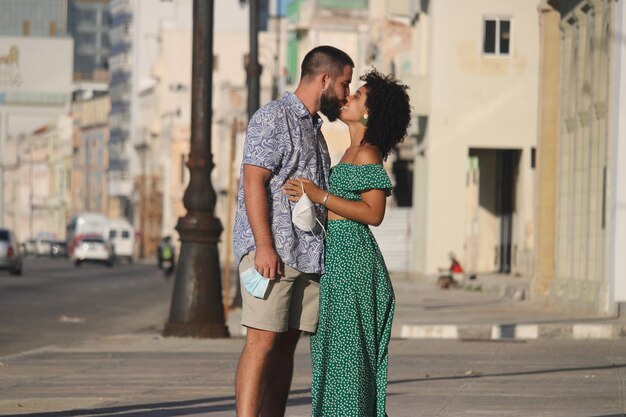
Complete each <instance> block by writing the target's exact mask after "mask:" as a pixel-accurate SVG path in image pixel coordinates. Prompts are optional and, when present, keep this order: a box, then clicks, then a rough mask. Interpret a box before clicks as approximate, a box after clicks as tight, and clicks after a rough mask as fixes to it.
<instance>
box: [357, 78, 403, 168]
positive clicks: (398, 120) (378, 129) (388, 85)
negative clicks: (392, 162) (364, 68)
mask: <svg viewBox="0 0 626 417" xmlns="http://www.w3.org/2000/svg"><path fill="white" fill-rule="evenodd" d="M359 79H360V80H361V81H365V88H366V89H367V99H366V101H365V107H367V112H368V118H367V129H365V135H364V136H363V140H362V141H361V143H362V144H365V143H369V144H370V145H374V146H376V147H377V148H378V149H379V150H380V152H381V154H382V157H383V159H384V160H386V159H387V156H389V153H390V152H391V151H392V150H393V148H395V146H396V145H397V144H398V143H400V142H402V141H403V140H404V138H405V137H406V135H407V129H408V128H409V123H410V122H411V104H410V103H409V95H408V94H407V92H406V90H407V89H408V88H409V87H408V86H406V85H404V84H402V83H400V82H398V81H397V80H396V79H395V78H394V77H393V76H391V75H383V74H381V73H379V72H378V71H376V70H375V69H372V70H371V71H368V72H367V73H365V74H364V75H362V76H361V77H360V78H359Z"/></svg>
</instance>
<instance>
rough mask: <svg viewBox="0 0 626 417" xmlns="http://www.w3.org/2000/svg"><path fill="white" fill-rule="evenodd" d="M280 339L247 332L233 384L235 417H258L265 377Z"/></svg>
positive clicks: (277, 335)
mask: <svg viewBox="0 0 626 417" xmlns="http://www.w3.org/2000/svg"><path fill="white" fill-rule="evenodd" d="M280 335H281V334H280V333H274V332H268V331H265V330H259V329H252V328H248V332H247V336H246V345H245V347H244V348H243V352H242V353H241V358H240V359H239V365H238V366H237V377H236V382H235V384H236V387H235V392H236V399H237V416H238V417H258V415H259V412H260V411H261V404H262V403H263V394H264V388H265V385H266V384H265V381H266V380H267V379H266V378H265V374H266V371H267V369H268V365H269V362H270V358H271V355H272V352H273V351H274V349H275V348H276V346H277V345H278V341H279V338H280Z"/></svg>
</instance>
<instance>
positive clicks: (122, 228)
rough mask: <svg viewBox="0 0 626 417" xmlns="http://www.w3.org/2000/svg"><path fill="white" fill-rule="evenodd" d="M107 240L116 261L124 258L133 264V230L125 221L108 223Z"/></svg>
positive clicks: (119, 220)
mask: <svg viewBox="0 0 626 417" xmlns="http://www.w3.org/2000/svg"><path fill="white" fill-rule="evenodd" d="M109 240H110V241H111V244H112V245H113V248H114V250H115V257H116V258H117V259H120V258H124V259H126V260H127V261H128V262H131V263H132V262H133V257H134V255H135V228H134V227H133V226H132V225H131V224H130V223H129V222H128V221H127V220H125V219H114V220H110V221H109Z"/></svg>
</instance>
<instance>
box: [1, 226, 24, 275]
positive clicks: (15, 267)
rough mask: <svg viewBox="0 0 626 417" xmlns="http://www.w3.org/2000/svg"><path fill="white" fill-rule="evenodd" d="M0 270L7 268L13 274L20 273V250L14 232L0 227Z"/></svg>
mask: <svg viewBox="0 0 626 417" xmlns="http://www.w3.org/2000/svg"><path fill="white" fill-rule="evenodd" d="M0 270H8V271H9V272H10V273H11V274H13V275H22V252H21V250H20V245H19V243H18V241H17V238H16V237H15V234H14V233H13V232H12V231H10V230H7V229H0Z"/></svg>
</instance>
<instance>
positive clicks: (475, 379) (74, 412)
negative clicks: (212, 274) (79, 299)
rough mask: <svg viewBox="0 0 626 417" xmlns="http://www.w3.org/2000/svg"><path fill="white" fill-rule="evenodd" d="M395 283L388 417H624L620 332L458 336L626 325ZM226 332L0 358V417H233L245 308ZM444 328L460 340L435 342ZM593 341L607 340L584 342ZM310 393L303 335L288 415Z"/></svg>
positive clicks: (94, 343) (126, 339)
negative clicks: (583, 336) (522, 328)
mask: <svg viewBox="0 0 626 417" xmlns="http://www.w3.org/2000/svg"><path fill="white" fill-rule="evenodd" d="M505 279H506V278H505ZM394 281H395V289H396V294H397V300H398V308H397V314H396V317H395V322H394V329H393V334H394V338H393V340H392V342H391V345H390V370H389V392H388V413H389V415H390V416H393V417H397V416H417V417H422V416H424V417H431V416H444V417H445V416H474V417H476V416H520V417H521V416H524V417H527V416H537V417H544V416H545V417H548V416H550V417H561V416H562V417H617V416H623V415H624V413H625V412H626V387H625V384H626V383H625V381H626V371H625V368H626V339H624V338H620V337H616V336H619V335H616V334H611V336H612V337H611V338H600V339H589V340H572V339H570V338H569V337H570V336H568V335H565V337H564V334H565V333H558V332H557V333H552V334H550V335H547V334H546V335H543V334H542V335H541V337H539V340H521V339H520V338H519V337H517V336H519V335H518V334H516V332H515V331H512V332H509V333H508V334H507V333H506V332H504V336H507V335H508V337H505V338H492V337H493V335H492V334H489V337H478V336H480V335H478V336H476V335H471V334H464V333H463V331H462V329H463V326H491V327H490V328H492V327H493V326H494V325H499V326H502V325H507V326H516V325H518V324H522V323H523V324H525V325H530V324H537V325H540V324H543V323H549V324H551V325H554V326H573V325H574V324H584V323H586V324H593V325H600V324H602V325H607V324H608V325H610V326H612V329H615V328H619V326H621V323H622V322H621V321H620V320H615V319H598V318H593V317H569V316H567V315H563V314H559V313H556V312H554V311H550V310H547V309H545V308H539V307H536V306H532V305H530V304H528V303H526V302H522V301H516V300H514V299H512V298H508V297H504V298H503V297H502V293H500V292H498V291H495V290H494V291H493V292H490V291H484V292H476V291H467V290H462V289H454V290H448V291H443V290H439V289H437V288H436V287H435V286H434V285H433V284H432V283H411V282H409V281H403V280H401V279H399V277H394ZM519 284H520V285H522V287H523V282H522V281H520V282H519ZM490 285H491V284H490ZM485 286H487V284H486V283H485ZM494 288H495V287H494ZM485 289H486V288H485ZM492 289H493V288H492ZM168 307H169V306H168V305H167V303H165V302H164V304H163V305H162V306H161V307H160V309H155V312H154V321H155V324H156V325H158V324H159V323H161V324H162V323H163V322H164V320H165V319H166V317H167V310H168ZM443 325H447V326H456V330H457V331H456V334H453V333H454V332H452V331H451V330H441V329H440V330H433V331H432V332H431V333H429V332H426V333H424V334H420V333H419V331H418V330H415V329H419V327H411V326H443ZM229 326H230V328H231V332H232V334H233V337H232V338H230V339H222V340H206V339H204V340H198V339H186V338H163V337H161V336H160V335H159V334H157V333H152V332H147V331H146V332H143V333H138V334H129V335H118V336H111V337H103V338H96V339H89V340H85V341H83V342H81V343H78V344H74V345H71V346H63V345H59V346H49V347H45V348H42V349H37V350H34V351H28V352H23V353H20V354H17V355H11V356H6V357H2V358H0V415H2V416H12V415H25V416H31V417H62V416H101V417H102V416H124V417H160V416H168V417H169V416H215V417H218V416H219V417H222V416H233V415H234V414H235V413H234V397H233V385H234V373H235V367H236V364H237V359H238V356H239V353H240V351H241V348H242V346H243V338H242V337H241V336H238V334H240V329H241V327H240V326H239V325H238V312H237V311H235V312H232V313H231V314H230V315H229ZM450 328H451V327H448V329H450ZM510 328H511V327H509V329H510ZM407 329H409V330H407ZM411 329H412V330H411ZM513 329H515V327H513ZM420 331H421V330H420ZM411 332H412V333H411ZM438 332H439V333H442V334H445V335H446V337H450V338H451V337H452V336H455V337H454V340H437V339H433V338H432V337H433V335H434V336H437V334H438ZM446 332H449V333H446ZM479 333H480V332H479ZM403 334H404V336H405V337H400V336H402V335H403ZM407 336H411V337H416V338H417V339H411V338H408V337H407ZM502 336H503V335H500V337H502ZM548 336H550V337H548ZM592 336H593V337H597V336H603V335H601V334H596V333H593V334H587V338H591V337H592ZM604 336H606V335H604ZM419 337H421V338H419ZM572 337H573V333H572ZM309 388H310V356H309V353H308V340H307V338H306V337H304V338H303V340H302V341H301V343H300V344H299V347H298V350H297V355H296V373H295V376H294V383H293V386H292V392H291V396H290V401H289V405H288V411H287V415H288V416H294V417H295V416H308V415H310V401H311V400H310V391H309Z"/></svg>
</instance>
